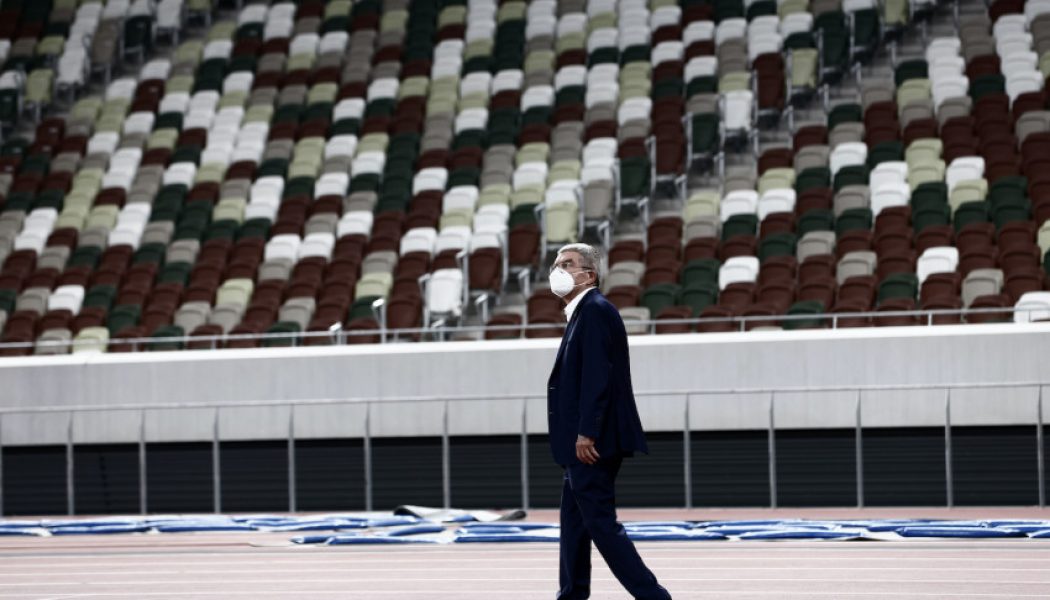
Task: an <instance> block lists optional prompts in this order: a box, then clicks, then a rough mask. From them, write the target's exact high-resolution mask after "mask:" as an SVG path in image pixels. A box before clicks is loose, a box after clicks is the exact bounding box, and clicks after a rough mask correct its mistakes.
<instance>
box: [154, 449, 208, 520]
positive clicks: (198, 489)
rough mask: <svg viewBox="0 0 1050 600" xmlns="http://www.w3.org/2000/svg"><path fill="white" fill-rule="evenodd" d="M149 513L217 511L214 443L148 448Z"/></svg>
mask: <svg viewBox="0 0 1050 600" xmlns="http://www.w3.org/2000/svg"><path fill="white" fill-rule="evenodd" d="M146 510H148V511H149V512H151V513H169V512H170V513H178V512H212V511H213V510H214V502H213V486H212V448H211V443H209V442H174V443H163V444H161V443H157V444H147V446H146Z"/></svg>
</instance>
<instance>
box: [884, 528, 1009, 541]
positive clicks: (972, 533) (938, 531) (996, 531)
mask: <svg viewBox="0 0 1050 600" xmlns="http://www.w3.org/2000/svg"><path fill="white" fill-rule="evenodd" d="M897 535H899V536H901V537H945V538H1009V537H1025V534H1024V533H1023V532H1020V531H1017V530H1016V529H1005V528H996V527H965V526H958V525H956V526H951V527H944V526H925V527H901V528H900V529H898V530H897Z"/></svg>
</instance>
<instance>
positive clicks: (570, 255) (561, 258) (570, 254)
mask: <svg viewBox="0 0 1050 600" xmlns="http://www.w3.org/2000/svg"><path fill="white" fill-rule="evenodd" d="M579 256H580V253H579V252H574V251H572V250H566V251H565V252H559V253H558V258H556V259H554V262H559V263H560V262H565V261H567V260H573V259H575V258H579Z"/></svg>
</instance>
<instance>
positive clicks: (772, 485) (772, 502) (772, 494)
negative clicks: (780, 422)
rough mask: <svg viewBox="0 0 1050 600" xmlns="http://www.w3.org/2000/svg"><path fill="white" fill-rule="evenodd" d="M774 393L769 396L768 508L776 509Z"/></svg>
mask: <svg viewBox="0 0 1050 600" xmlns="http://www.w3.org/2000/svg"><path fill="white" fill-rule="evenodd" d="M776 397H777V395H776V392H770V394H769V436H768V453H769V507H770V508H776V507H777V439H776V428H777V424H776V415H775V409H776Z"/></svg>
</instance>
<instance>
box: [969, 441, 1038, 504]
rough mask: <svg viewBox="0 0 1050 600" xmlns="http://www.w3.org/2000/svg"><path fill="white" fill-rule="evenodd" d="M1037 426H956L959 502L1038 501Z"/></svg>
mask: <svg viewBox="0 0 1050 600" xmlns="http://www.w3.org/2000/svg"><path fill="white" fill-rule="evenodd" d="M1037 469H1038V459H1037V457H1036V432H1035V426H1031V427H953V428H952V472H953V474H954V479H955V503H956V504H958V505H970V506H982V505H984V506H988V505H999V506H1003V505H1031V504H1036V503H1038V502H1039V480H1038V471H1037Z"/></svg>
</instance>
